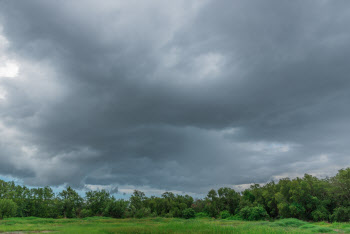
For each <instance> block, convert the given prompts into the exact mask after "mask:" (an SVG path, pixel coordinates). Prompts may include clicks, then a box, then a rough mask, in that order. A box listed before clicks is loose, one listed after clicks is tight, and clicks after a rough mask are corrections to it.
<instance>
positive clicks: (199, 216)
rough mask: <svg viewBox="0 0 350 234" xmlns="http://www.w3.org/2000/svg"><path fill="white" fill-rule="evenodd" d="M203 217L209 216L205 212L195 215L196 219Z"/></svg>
mask: <svg viewBox="0 0 350 234" xmlns="http://www.w3.org/2000/svg"><path fill="white" fill-rule="evenodd" d="M205 217H209V215H208V214H207V213H205V212H199V213H196V218H205Z"/></svg>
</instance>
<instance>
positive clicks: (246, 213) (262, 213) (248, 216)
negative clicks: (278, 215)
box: [239, 206, 269, 221]
mask: <svg viewBox="0 0 350 234" xmlns="http://www.w3.org/2000/svg"><path fill="white" fill-rule="evenodd" d="M239 215H240V216H241V217H242V218H243V219H244V220H248V221H254V220H262V219H266V218H268V217H269V215H268V214H267V212H266V210H265V209H264V208H263V207H261V206H255V207H244V208H242V209H241V210H240V212H239Z"/></svg>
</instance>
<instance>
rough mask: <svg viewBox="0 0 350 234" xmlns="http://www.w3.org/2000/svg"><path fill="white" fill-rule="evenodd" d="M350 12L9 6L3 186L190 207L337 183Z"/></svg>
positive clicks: (344, 153)
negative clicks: (168, 200)
mask: <svg viewBox="0 0 350 234" xmlns="http://www.w3.org/2000/svg"><path fill="white" fill-rule="evenodd" d="M349 5H350V3H348V2H347V1H336V2H335V1H317V2H316V1H304V0H303V1H280V0H278V1H277V0H271V1H263V2H262V1H243V0H242V1H169V2H164V1H160V0H159V1H153V0H152V1H147V2H146V1H144V2H140V1H127V2H126V1H108V0H105V1H74V2H68V1H67V2H53V1H43V0H42V1H38V0H33V1H30V2H28V1H1V2H0V25H1V26H2V27H1V31H0V32H1V33H0V34H1V36H0V53H1V55H0V62H1V66H0V71H1V72H0V75H1V76H2V77H0V160H1V164H0V174H2V175H5V176H6V175H7V176H12V177H17V178H21V179H23V181H24V183H26V184H29V185H39V186H42V185H62V184H70V185H73V186H75V187H83V186H90V187H91V186H105V185H113V186H119V188H123V186H124V187H125V188H129V187H130V186H134V187H147V188H150V189H154V190H158V189H162V190H176V191H184V192H192V193H203V192H206V191H207V190H208V189H209V188H212V187H218V186H232V185H239V184H248V183H253V182H257V183H263V182H266V181H268V180H271V179H276V178H281V177H284V176H291V177H293V176H297V175H300V174H303V173H305V172H308V173H313V174H316V175H319V176H325V175H332V174H333V173H335V171H336V170H337V169H339V168H342V167H346V166H350V163H349V151H350V146H349V144H348V139H349V137H350V131H349V130H350V119H349V117H350V109H349V100H350V79H349V77H348V75H349V74H350V66H349V65H348V62H349V61H350V31H349V30H348V25H349V23H350V10H349V9H350V6H349ZM16 69H17V70H16Z"/></svg>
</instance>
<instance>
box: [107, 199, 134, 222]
mask: <svg viewBox="0 0 350 234" xmlns="http://www.w3.org/2000/svg"><path fill="white" fill-rule="evenodd" d="M128 205H129V202H128V201H124V200H123V199H120V200H117V201H110V202H109V203H108V205H107V208H106V212H105V213H106V215H107V216H109V217H113V218H124V215H125V211H126V209H127V208H128Z"/></svg>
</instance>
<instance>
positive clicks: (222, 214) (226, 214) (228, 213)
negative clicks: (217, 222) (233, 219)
mask: <svg viewBox="0 0 350 234" xmlns="http://www.w3.org/2000/svg"><path fill="white" fill-rule="evenodd" d="M230 216H231V214H230V212H228V211H227V210H224V211H221V212H220V217H221V218H222V219H227V218H228V217H230Z"/></svg>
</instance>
